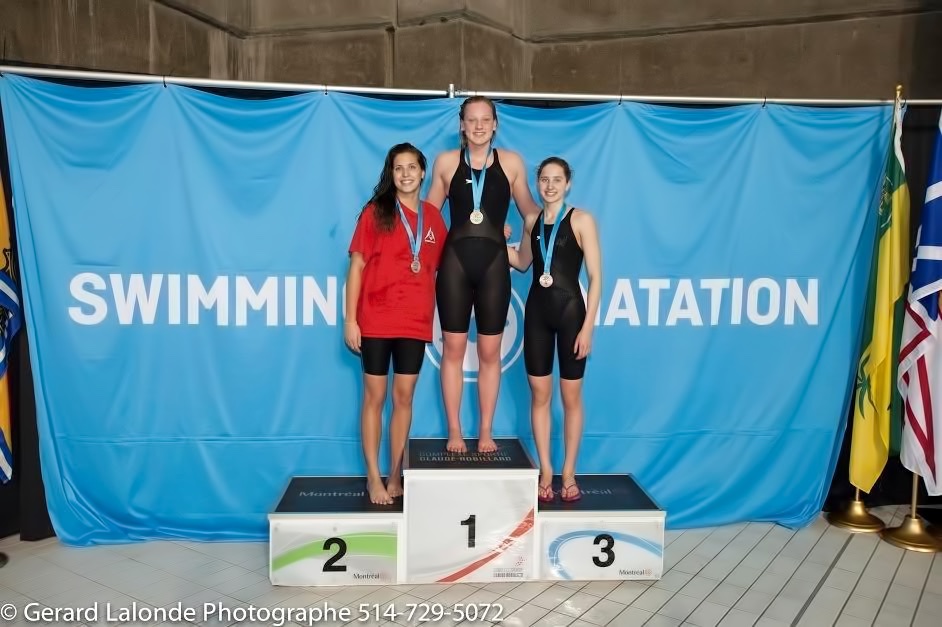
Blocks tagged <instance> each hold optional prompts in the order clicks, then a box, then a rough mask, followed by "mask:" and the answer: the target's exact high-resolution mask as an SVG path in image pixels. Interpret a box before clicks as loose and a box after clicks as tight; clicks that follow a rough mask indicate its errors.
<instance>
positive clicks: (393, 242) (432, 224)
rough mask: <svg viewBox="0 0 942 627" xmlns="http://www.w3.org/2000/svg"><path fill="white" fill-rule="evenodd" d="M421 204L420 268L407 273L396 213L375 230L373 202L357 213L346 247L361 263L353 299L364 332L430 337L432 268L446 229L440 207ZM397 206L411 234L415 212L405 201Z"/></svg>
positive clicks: (404, 238) (408, 253)
mask: <svg viewBox="0 0 942 627" xmlns="http://www.w3.org/2000/svg"><path fill="white" fill-rule="evenodd" d="M421 205H422V220H423V225H422V230H423V233H422V234H421V235H420V236H419V237H421V239H422V247H421V249H419V261H420V263H421V264H422V268H421V269H420V270H419V272H418V273H417V274H416V273H413V272H412V270H411V268H410V267H409V266H410V265H411V264H412V249H411V248H410V247H409V236H408V234H407V233H406V228H405V227H404V226H403V224H402V220H401V219H400V218H399V214H398V212H397V213H396V215H395V217H394V218H393V228H392V230H391V231H389V232H380V231H379V230H378V229H377V226H376V218H375V216H374V213H373V206H372V205H370V206H368V207H366V209H364V210H363V212H362V213H361V214H360V219H359V220H358V221H357V227H356V230H355V231H354V233H353V240H352V241H351V242H350V252H351V253H360V254H362V255H363V259H364V261H365V262H366V265H365V266H364V268H363V279H362V283H361V284H360V299H359V301H358V302H357V323H358V324H359V325H360V333H361V334H362V335H363V336H364V337H382V338H398V337H401V338H409V339H416V340H424V341H425V342H431V341H432V319H433V317H434V315H435V273H436V272H437V270H438V264H439V261H440V260H441V256H442V246H443V245H444V244H445V235H446V234H447V229H446V227H445V221H444V219H442V214H441V212H440V211H439V210H438V209H437V208H436V207H435V206H434V205H430V204H429V203H427V202H425V201H421ZM402 209H403V211H404V213H405V215H406V219H407V220H408V221H409V226H410V228H411V229H412V233H413V234H415V231H416V228H417V227H418V221H419V220H418V217H419V216H418V214H417V213H415V212H414V211H411V210H410V209H409V208H408V207H406V206H405V205H403V206H402Z"/></svg>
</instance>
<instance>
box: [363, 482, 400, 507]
mask: <svg viewBox="0 0 942 627" xmlns="http://www.w3.org/2000/svg"><path fill="white" fill-rule="evenodd" d="M366 489H367V490H368V491H369V493H370V502H372V503H374V504H376V505H392V502H393V500H392V498H390V496H389V493H388V492H386V488H384V487H383V480H382V479H378V478H377V479H367V480H366Z"/></svg>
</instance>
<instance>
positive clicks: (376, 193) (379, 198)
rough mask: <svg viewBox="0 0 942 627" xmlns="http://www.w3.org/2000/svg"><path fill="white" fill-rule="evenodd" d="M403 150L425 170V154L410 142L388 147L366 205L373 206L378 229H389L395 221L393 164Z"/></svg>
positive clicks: (418, 209) (417, 209)
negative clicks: (413, 156) (381, 168)
mask: <svg viewBox="0 0 942 627" xmlns="http://www.w3.org/2000/svg"><path fill="white" fill-rule="evenodd" d="M404 152H411V153H412V154H413V155H415V158H416V160H417V161H418V162H419V167H420V168H422V172H423V174H424V173H425V171H426V168H425V165H426V161H425V155H423V154H422V151H421V150H419V149H418V148H416V147H415V146H413V145H412V144H410V143H408V142H405V143H402V144H396V145H395V146H393V147H392V148H390V149H389V152H388V153H386V162H385V163H384V164H383V171H382V172H381V173H380V175H379V182H377V183H376V187H374V188H373V196H372V198H370V201H369V202H368V203H367V206H369V205H372V206H373V215H374V216H375V218H376V227H377V228H378V229H379V230H380V231H391V230H392V228H393V225H394V224H395V223H396V222H395V220H396V214H397V213H398V212H397V211H396V183H395V181H394V180H393V166H394V164H395V161H396V157H398V156H399V155H401V154H402V153H404ZM415 209H416V211H421V209H422V208H421V207H416V208H415Z"/></svg>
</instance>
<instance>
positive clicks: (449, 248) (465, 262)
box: [427, 96, 539, 453]
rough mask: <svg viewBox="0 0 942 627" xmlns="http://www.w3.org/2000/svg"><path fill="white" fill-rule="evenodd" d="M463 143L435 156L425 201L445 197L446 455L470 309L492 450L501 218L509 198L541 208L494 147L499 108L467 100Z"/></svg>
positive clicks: (482, 441)
mask: <svg viewBox="0 0 942 627" xmlns="http://www.w3.org/2000/svg"><path fill="white" fill-rule="evenodd" d="M459 118H460V120H461V123H460V133H461V148H460V149H459V150H450V151H447V152H444V153H442V154H440V155H439V156H438V158H437V159H436V160H435V165H434V169H433V171H432V186H431V188H430V189H429V193H428V198H427V201H428V202H430V203H432V204H433V205H435V206H436V207H439V208H441V207H442V205H443V204H444V203H445V199H446V198H447V199H448V201H449V203H448V204H449V213H450V218H451V224H450V226H449V231H448V237H447V239H446V240H445V248H444V251H443V252H442V261H441V266H440V267H439V270H438V279H437V282H436V286H435V293H436V302H437V305H438V315H439V320H440V322H441V328H442V333H443V336H444V338H443V339H444V350H443V355H442V363H441V376H442V396H443V398H444V402H445V413H446V415H447V418H448V444H447V448H448V450H449V451H452V452H461V453H463V452H465V451H467V445H466V444H465V441H464V436H463V435H462V430H461V419H460V416H459V410H460V407H461V395H462V392H463V388H464V374H463V373H464V368H463V364H464V357H465V351H466V350H467V346H468V330H469V328H470V323H471V310H472V308H473V310H474V318H475V322H476V324H477V332H478V339H477V353H478V354H477V357H478V399H479V404H480V407H481V424H480V429H479V436H478V452H481V453H490V452H493V451H495V450H497V446H496V444H495V443H494V438H493V431H492V429H493V423H494V410H495V408H496V406H497V394H498V392H499V391H500V375H501V370H500V344H501V340H502V338H503V332H504V325H505V324H506V323H507V309H508V307H509V306H510V270H509V268H508V266H507V263H508V258H507V245H506V240H505V238H504V235H503V229H504V223H505V222H506V219H507V211H508V208H509V207H510V200H511V198H512V199H513V200H514V202H516V204H517V208H518V209H519V210H520V212H521V213H522V214H523V215H524V217H525V218H526V216H528V215H532V216H535V215H536V214H537V213H539V208H538V207H537V206H536V203H534V202H533V197H532V196H531V195H530V189H529V187H528V186H527V177H526V171H525V169H524V165H523V160H522V159H521V158H520V155H518V154H517V153H515V152H513V151H510V150H504V149H499V150H498V149H496V148H494V147H493V140H494V134H495V133H496V131H497V108H496V107H495V106H494V103H493V102H491V101H490V100H489V99H487V98H485V97H483V96H474V97H471V98H468V99H467V100H465V101H464V103H462V105H461V111H460V113H459Z"/></svg>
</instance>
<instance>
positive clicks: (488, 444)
mask: <svg viewBox="0 0 942 627" xmlns="http://www.w3.org/2000/svg"><path fill="white" fill-rule="evenodd" d="M496 452H497V442H495V441H494V438H492V437H491V436H489V435H488V436H484V435H482V436H481V437H479V438H478V453H496Z"/></svg>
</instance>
